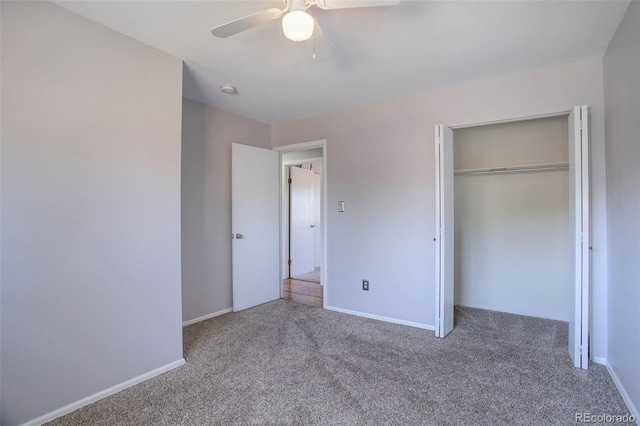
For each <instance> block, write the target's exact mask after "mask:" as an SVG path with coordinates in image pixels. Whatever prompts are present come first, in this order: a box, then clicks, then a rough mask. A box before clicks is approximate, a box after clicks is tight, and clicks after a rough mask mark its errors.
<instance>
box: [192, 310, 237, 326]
mask: <svg viewBox="0 0 640 426" xmlns="http://www.w3.org/2000/svg"><path fill="white" fill-rule="evenodd" d="M229 312H233V308H227V309H223V310H221V311H218V312H214V313H212V314H208V315H203V316H201V317H198V318H194V319H191V320H189V321H185V322H183V323H182V326H183V327H186V326H188V325H191V324H195V323H197V322H200V321H205V320H208V319H210V318H213V317H217V316H220V315H224V314H228V313H229Z"/></svg>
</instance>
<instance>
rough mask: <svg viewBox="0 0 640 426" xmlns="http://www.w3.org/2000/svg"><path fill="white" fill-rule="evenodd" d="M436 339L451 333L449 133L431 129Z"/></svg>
mask: <svg viewBox="0 0 640 426" xmlns="http://www.w3.org/2000/svg"><path fill="white" fill-rule="evenodd" d="M435 141H436V143H435V159H436V164H435V166H436V167H435V169H436V236H435V244H436V318H435V320H436V326H435V331H436V337H445V336H446V335H447V334H449V332H450V331H451V330H453V266H454V265H453V261H454V252H453V220H454V219H453V218H454V216H453V199H454V197H453V131H452V130H451V129H450V128H448V127H446V126H443V125H441V124H439V125H436V127H435Z"/></svg>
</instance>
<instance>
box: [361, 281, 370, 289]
mask: <svg viewBox="0 0 640 426" xmlns="http://www.w3.org/2000/svg"><path fill="white" fill-rule="evenodd" d="M362 289H363V290H364V291H369V280H362Z"/></svg>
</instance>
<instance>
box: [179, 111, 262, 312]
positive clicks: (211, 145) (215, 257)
mask: <svg viewBox="0 0 640 426" xmlns="http://www.w3.org/2000/svg"><path fill="white" fill-rule="evenodd" d="M270 141H271V127H270V126H269V125H267V124H264V123H260V122H257V121H254V120H251V119H248V118H244V117H241V116H238V115H235V114H231V113H228V112H226V111H222V110H220V109H217V108H213V107H209V106H206V105H203V104H200V103H198V102H194V101H190V100H187V99H185V100H184V101H183V117H182V318H183V321H189V320H193V319H196V318H200V317H202V316H205V315H209V314H213V313H216V312H219V311H221V310H224V309H228V308H231V306H232V304H231V302H232V300H231V144H232V143H234V142H237V143H242V144H245V145H253V146H258V147H263V148H269V149H270Z"/></svg>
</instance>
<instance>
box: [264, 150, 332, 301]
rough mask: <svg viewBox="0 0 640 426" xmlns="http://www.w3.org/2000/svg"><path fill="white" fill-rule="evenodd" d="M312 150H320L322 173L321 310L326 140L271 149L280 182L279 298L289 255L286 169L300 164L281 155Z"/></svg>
mask: <svg viewBox="0 0 640 426" xmlns="http://www.w3.org/2000/svg"><path fill="white" fill-rule="evenodd" d="M313 148H322V172H321V174H320V178H321V179H322V183H321V192H322V193H321V203H322V207H321V208H322V211H321V214H322V223H321V229H322V231H321V235H322V262H321V265H320V284H322V307H323V308H325V309H326V308H327V300H328V297H327V295H328V288H329V286H328V280H327V277H328V274H327V271H328V267H327V247H328V238H329V237H328V235H329V233H328V226H327V223H328V217H329V214H328V212H329V210H328V208H329V207H328V203H327V194H328V188H327V175H328V169H327V140H326V139H320V140H316V141H311V142H302V143H295V144H290V145H282V146H277V147H274V148H272V149H273V150H274V151H279V152H280V153H281V154H280V182H281V188H280V191H281V192H280V209H281V210H280V286H281V287H280V297H282V296H283V293H284V289H283V282H284V279H285V278H286V276H285V275H286V273H285V271H286V270H287V259H288V258H289V253H288V248H289V247H288V244H287V239H288V235H287V232H288V229H287V223H288V220H289V219H288V217H287V214H288V208H287V206H288V186H287V185H288V183H287V178H288V176H286V173H285V171H286V167H287V165H291V164H297V163H299V162H300V160H296V161H295V162H289V161H283V160H282V153H284V152H290V151H302V150H308V149H313Z"/></svg>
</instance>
